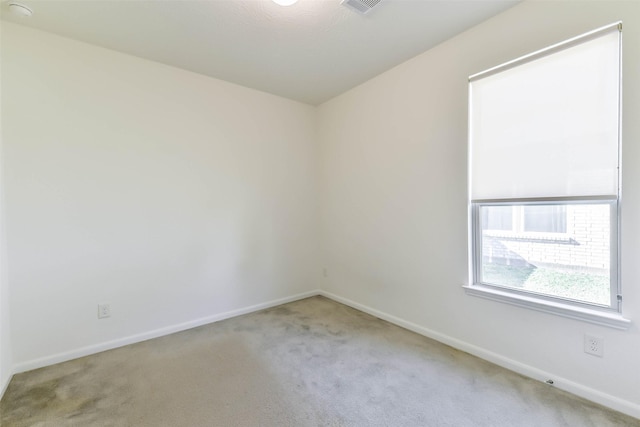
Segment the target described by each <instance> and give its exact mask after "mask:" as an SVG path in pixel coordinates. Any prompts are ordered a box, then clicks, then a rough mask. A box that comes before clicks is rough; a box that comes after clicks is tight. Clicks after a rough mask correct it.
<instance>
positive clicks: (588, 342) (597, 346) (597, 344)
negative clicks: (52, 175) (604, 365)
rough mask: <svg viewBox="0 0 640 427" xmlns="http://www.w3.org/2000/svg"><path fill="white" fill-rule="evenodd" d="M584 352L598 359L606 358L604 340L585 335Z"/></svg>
mask: <svg viewBox="0 0 640 427" xmlns="http://www.w3.org/2000/svg"><path fill="white" fill-rule="evenodd" d="M584 352H585V353H588V354H593V355H594V356H598V357H602V356H604V339H603V338H600V337H594V336H593V335H586V334H585V336H584Z"/></svg>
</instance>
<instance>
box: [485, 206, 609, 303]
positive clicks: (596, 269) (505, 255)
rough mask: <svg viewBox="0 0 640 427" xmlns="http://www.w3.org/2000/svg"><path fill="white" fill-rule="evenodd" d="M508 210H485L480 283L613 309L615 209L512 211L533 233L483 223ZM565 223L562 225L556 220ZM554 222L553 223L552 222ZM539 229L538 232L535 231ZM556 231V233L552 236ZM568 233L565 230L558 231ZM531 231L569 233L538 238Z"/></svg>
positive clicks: (527, 208)
mask: <svg viewBox="0 0 640 427" xmlns="http://www.w3.org/2000/svg"><path fill="white" fill-rule="evenodd" d="M504 208H505V206H504V205H502V206H491V205H482V206H480V208H479V212H480V218H481V221H480V222H481V225H482V229H481V236H480V243H481V244H480V249H481V266H480V278H479V279H480V282H482V283H485V284H491V285H495V286H501V287H507V288H513V289H517V290H520V291H524V292H533V293H538V294H544V295H550V296H555V297H560V298H566V299H572V300H578V301H582V302H587V303H593V304H600V305H605V306H609V305H610V302H611V299H610V297H611V295H610V289H611V276H610V274H611V273H610V271H611V266H610V262H611V247H610V246H611V218H610V212H611V205H610V204H609V203H599V204H563V205H545V206H532V205H519V206H513V207H512V206H509V208H513V210H514V211H517V210H518V209H522V210H523V212H524V218H525V219H524V222H525V224H526V223H527V216H529V217H530V220H529V226H530V227H531V229H526V227H527V226H526V225H525V229H524V230H522V231H518V230H517V229H516V230H514V231H513V232H511V233H504V232H502V233H500V232H496V231H495V230H491V229H489V228H488V227H486V225H488V224H489V221H488V220H485V218H491V217H492V216H493V215H499V214H496V213H495V212H501V211H504ZM560 216H562V217H563V218H564V220H563V221H564V223H563V222H562V221H560V220H559V218H558V217H560ZM554 217H555V218H554ZM533 228H535V230H533ZM551 230H554V231H551ZM557 230H564V231H557ZM531 231H545V232H547V233H551V232H561V233H566V234H562V235H558V236H553V235H549V234H547V235H536V234H535V233H531Z"/></svg>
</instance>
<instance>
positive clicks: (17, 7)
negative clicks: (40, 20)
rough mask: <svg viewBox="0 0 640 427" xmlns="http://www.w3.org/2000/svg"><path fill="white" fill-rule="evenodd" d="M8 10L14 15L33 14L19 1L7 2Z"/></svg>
mask: <svg viewBox="0 0 640 427" xmlns="http://www.w3.org/2000/svg"><path fill="white" fill-rule="evenodd" d="M9 11H10V12H11V13H13V14H14V15H19V16H27V17H28V16H31V15H33V10H31V9H30V8H28V7H27V6H25V5H23V4H20V3H13V2H12V3H9Z"/></svg>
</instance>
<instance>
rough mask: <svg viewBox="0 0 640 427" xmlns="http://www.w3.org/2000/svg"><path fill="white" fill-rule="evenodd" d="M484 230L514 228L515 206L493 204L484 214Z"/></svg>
mask: <svg viewBox="0 0 640 427" xmlns="http://www.w3.org/2000/svg"><path fill="white" fill-rule="evenodd" d="M482 228H483V229H484V230H512V229H513V208H512V207H511V206H493V208H492V209H488V210H487V211H485V214H484V215H483V216H482Z"/></svg>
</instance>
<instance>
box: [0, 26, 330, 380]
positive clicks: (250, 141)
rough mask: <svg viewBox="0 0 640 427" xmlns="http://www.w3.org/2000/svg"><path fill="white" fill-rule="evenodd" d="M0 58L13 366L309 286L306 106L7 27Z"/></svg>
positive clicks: (311, 221) (312, 193)
mask: <svg viewBox="0 0 640 427" xmlns="http://www.w3.org/2000/svg"><path fill="white" fill-rule="evenodd" d="M2 56H3V58H2V67H3V68H2V88H3V91H2V106H3V111H2V114H3V129H2V133H3V145H4V153H3V160H4V166H5V170H4V176H3V181H4V182H3V185H4V191H5V197H6V205H5V214H6V218H5V219H6V225H7V229H6V234H7V252H8V264H9V267H10V268H9V271H8V276H9V277H8V279H9V283H10V286H11V309H12V312H11V328H12V344H13V363H14V368H15V370H16V371H21V370H24V369H29V368H33V367H36V366H41V365H45V364H48V363H51V362H55V361H59V360H64V359H66V358H69V357H74V356H77V355H79V354H82V353H90V352H92V351H97V350H99V349H103V348H105V347H109V346H114V345H119V344H123V343H125V342H128V341H134V340H135V339H140V338H144V337H148V336H150V335H154V333H155V334H157V333H165V332H169V331H171V330H173V329H175V328H176V327H177V328H180V327H187V326H193V325H194V324H197V323H202V322H204V321H210V320H213V319H216V318H218V317H219V316H220V315H221V314H224V313H228V312H230V311H233V310H238V309H243V308H247V307H252V306H254V305H256V304H263V303H266V302H269V301H274V300H278V299H281V298H289V297H292V296H295V295H298V294H300V293H304V292H308V291H310V290H313V289H315V288H316V286H317V283H316V282H315V278H316V277H317V276H318V271H319V270H318V268H317V266H316V264H315V263H316V258H317V237H316V232H317V218H316V217H317V207H316V194H317V188H316V177H317V175H318V174H317V168H316V162H317V153H316V152H315V150H316V145H315V138H316V127H315V126H316V122H315V109H314V108H313V107H311V106H308V105H304V104H300V103H297V102H293V101H290V100H286V99H283V98H279V97H276V96H273V95H269V94H265V93H262V92H258V91H255V90H250V89H246V88H243V87H240V86H236V85H233V84H229V83H226V82H222V81H218V80H214V79H211V78H208V77H205V76H201V75H197V74H193V73H190V72H186V71H183V70H179V69H175V68H171V67H168V66H164V65H161V64H157V63H152V62H149V61H145V60H142V59H138V58H135V57H131V56H127V55H123V54H119V53H116V52H113V51H109V50H106V49H102V48H98V47H94V46H90V45H87V44H83V43H79V42H75V41H72V40H69V39H65V38H61V37H58V36H54V35H51V34H47V33H44V32H39V31H34V30H31V29H27V28H25V27H21V26H17V25H12V24H7V23H3V28H2ZM3 289H4V288H3ZM3 297H4V294H3ZM100 302H109V303H110V304H111V308H112V316H111V318H109V319H104V320H98V319H97V315H96V314H97V304H98V303H100ZM216 316H218V317H216ZM3 324H4V318H3ZM176 325H178V326H176ZM154 331H155V332H154ZM127 337H129V339H128V340H127ZM2 342H3V344H4V342H5V341H4V340H3V341H2ZM3 347H4V345H3ZM3 360H4V358H3ZM3 373H4V367H3Z"/></svg>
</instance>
